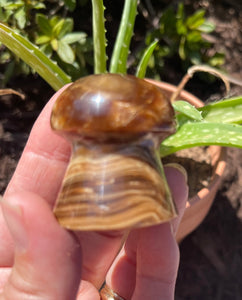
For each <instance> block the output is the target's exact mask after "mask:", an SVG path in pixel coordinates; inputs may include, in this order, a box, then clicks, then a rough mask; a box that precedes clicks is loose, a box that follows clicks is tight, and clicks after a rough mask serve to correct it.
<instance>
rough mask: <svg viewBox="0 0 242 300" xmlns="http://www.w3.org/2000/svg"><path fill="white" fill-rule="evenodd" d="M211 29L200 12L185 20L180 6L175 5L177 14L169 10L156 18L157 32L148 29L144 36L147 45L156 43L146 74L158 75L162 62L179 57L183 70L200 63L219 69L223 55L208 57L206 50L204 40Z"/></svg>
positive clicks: (201, 11) (171, 8)
mask: <svg viewBox="0 0 242 300" xmlns="http://www.w3.org/2000/svg"><path fill="white" fill-rule="evenodd" d="M214 29H215V25H214V24H213V23H211V22H209V21H208V20H207V19H206V18H205V10H203V9H200V10H197V11H196V12H195V13H194V14H192V15H190V16H186V14H185V11H184V5H183V3H179V5H178V9H177V11H175V9H174V8H173V7H169V8H168V9H166V10H165V11H164V13H163V14H162V17H161V18H160V23H159V28H158V29H152V30H151V31H150V32H149V33H148V34H147V36H146V44H147V45H149V44H150V43H151V42H152V41H153V40H154V39H157V40H159V44H158V46H157V47H156V49H155V51H154V54H153V60H152V61H151V63H150V65H149V67H150V68H149V71H150V74H152V75H155V74H160V73H162V71H163V66H164V59H166V58H177V57H179V59H180V62H181V64H182V65H183V67H184V68H185V69H187V68H188V67H189V66H190V65H194V64H195V65H196V64H204V63H206V64H208V65H210V66H213V67H219V66H221V65H222V64H223V63H224V54H222V53H218V52H216V53H215V54H213V55H212V56H210V54H209V53H208V49H210V48H211V46H212V44H211V43H210V42H208V41H207V40H206V38H205V37H204V34H210V33H211V32H213V31H214ZM178 61H179V60H178Z"/></svg>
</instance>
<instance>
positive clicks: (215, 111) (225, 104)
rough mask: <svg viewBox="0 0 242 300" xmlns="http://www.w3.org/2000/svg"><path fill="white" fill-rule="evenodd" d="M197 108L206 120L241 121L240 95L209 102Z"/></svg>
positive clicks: (219, 121)
mask: <svg viewBox="0 0 242 300" xmlns="http://www.w3.org/2000/svg"><path fill="white" fill-rule="evenodd" d="M198 110H199V111H200V112H201V113H202V116H203V118H204V121H206V122H211V123H213V122H216V123H242V96H239V97H236V98H231V99H227V100H222V101H219V102H215V103H211V104H208V105H206V106H204V107H201V108H198Z"/></svg>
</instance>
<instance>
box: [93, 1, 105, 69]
mask: <svg viewBox="0 0 242 300" xmlns="http://www.w3.org/2000/svg"><path fill="white" fill-rule="evenodd" d="M92 27H93V42H94V73H95V74H100V73H106V71H107V70H106V60H107V57H106V38H105V27H104V5H103V1H102V0H92Z"/></svg>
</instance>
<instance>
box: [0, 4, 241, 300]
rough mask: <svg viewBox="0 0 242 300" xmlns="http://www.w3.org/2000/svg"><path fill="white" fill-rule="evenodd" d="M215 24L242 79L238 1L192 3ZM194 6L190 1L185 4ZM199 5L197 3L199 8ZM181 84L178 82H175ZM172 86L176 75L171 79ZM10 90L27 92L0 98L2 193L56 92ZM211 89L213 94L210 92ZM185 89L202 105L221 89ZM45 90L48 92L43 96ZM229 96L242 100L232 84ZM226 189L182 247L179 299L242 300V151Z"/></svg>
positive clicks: (33, 83) (230, 167)
mask: <svg viewBox="0 0 242 300" xmlns="http://www.w3.org/2000/svg"><path fill="white" fill-rule="evenodd" d="M194 2H195V3H194V4H193V5H194V6H195V8H197V6H198V5H199V7H204V8H205V9H206V10H207V11H208V15H209V17H210V18H211V19H212V20H213V21H214V22H215V23H216V24H217V29H216V34H215V35H214V41H215V43H216V47H217V49H220V50H221V49H222V50H223V51H224V52H225V54H226V64H225V69H226V70H227V72H228V73H229V74H230V75H232V76H234V77H235V78H237V79H240V80H242V60H241V59H242V5H241V4H240V1H236V0H222V1H205V0H202V1H194ZM185 3H187V4H190V5H191V1H185ZM198 3H199V4H198ZM174 81H177V78H175V79H174ZM170 82H171V83H175V82H172V76H171V81H170ZM10 87H12V88H15V89H17V90H20V91H22V92H24V94H25V95H26V100H24V101H23V100H20V99H19V98H18V97H17V96H4V97H1V98H0V193H1V194H2V193H3V192H4V190H5V188H6V186H7V183H8V182H9V180H10V178H11V176H12V174H13V172H14V169H15V167H16V164H17V161H18V159H19V157H20V155H21V152H22V150H23V148H24V145H25V143H26V140H27V138H28V135H29V132H30V130H31V127H32V125H33V123H34V121H35V119H36V118H37V116H38V114H39V113H40V111H41V109H42V108H43V106H44V105H45V103H46V102H47V101H48V99H49V98H50V96H51V95H52V94H53V90H51V89H50V88H49V86H48V85H47V84H46V83H45V82H44V81H42V80H41V79H39V78H38V77H35V76H34V77H33V76H29V77H27V78H17V79H15V80H12V81H11V83H10ZM210 87H211V89H210ZM187 89H188V90H189V91H191V92H194V93H195V94H196V95H197V96H199V97H200V98H201V99H202V100H204V101H207V100H208V101H211V100H214V99H215V100H217V99H219V98H220V97H221V95H222V91H223V89H222V88H221V86H220V85H216V84H211V86H206V87H204V82H200V81H199V80H196V79H194V80H192V82H191V83H190V84H189V85H188V87H187ZM43 91H44V93H43ZM230 94H231V95H234V96H236V95H242V87H239V86H235V85H232V89H231V93H230ZM227 153H228V160H227V161H228V163H227V167H226V172H225V174H224V178H223V182H222V185H221V187H220V189H219V191H218V194H217V196H216V199H215V202H214V204H213V206H212V208H211V210H210V212H209V214H208V215H207V217H206V219H205V220H204V222H203V223H202V224H201V225H200V226H199V228H198V229H197V230H196V231H195V232H193V233H192V234H191V235H189V236H188V237H187V238H186V239H185V240H183V242H182V243H181V244H180V250H181V263H180V268H179V273H178V280H177V288H176V298H175V299H176V300H190V299H191V300H193V299H196V300H204V299H206V300H212V299H213V300H230V299H231V300H232V299H233V300H239V299H242V279H241V278H242V277H241V270H242V223H241V222H242V149H228V151H227Z"/></svg>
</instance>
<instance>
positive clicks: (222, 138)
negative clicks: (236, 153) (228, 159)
mask: <svg viewBox="0 0 242 300" xmlns="http://www.w3.org/2000/svg"><path fill="white" fill-rule="evenodd" d="M204 145H206V146H209V145H220V146H226V147H238V148H242V126H241V125H237V124H223V123H220V124H218V123H205V122H193V123H186V124H183V125H182V126H181V127H179V128H178V130H177V132H176V133H175V134H173V135H172V136H169V137H168V138H166V139H165V140H164V141H163V142H162V144H161V149H160V151H161V156H166V155H169V154H172V153H174V152H176V151H179V150H181V149H185V148H190V147H195V146H204Z"/></svg>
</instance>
